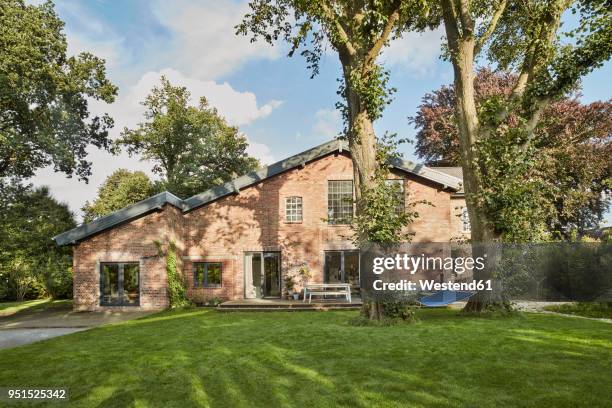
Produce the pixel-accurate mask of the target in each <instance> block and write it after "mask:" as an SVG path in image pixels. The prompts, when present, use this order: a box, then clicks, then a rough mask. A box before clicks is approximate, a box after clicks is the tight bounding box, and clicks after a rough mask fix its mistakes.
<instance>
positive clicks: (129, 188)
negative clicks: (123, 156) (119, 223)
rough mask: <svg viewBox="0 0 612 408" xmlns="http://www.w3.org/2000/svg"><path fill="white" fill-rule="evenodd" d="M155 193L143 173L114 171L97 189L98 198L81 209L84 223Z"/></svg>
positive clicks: (124, 170) (122, 170)
mask: <svg viewBox="0 0 612 408" xmlns="http://www.w3.org/2000/svg"><path fill="white" fill-rule="evenodd" d="M155 192H156V189H155V186H154V185H153V183H152V182H151V180H150V179H149V177H148V176H147V175H146V174H145V173H144V172H142V171H134V172H132V171H129V170H126V169H118V170H115V172H113V174H111V175H110V176H108V177H107V178H106V180H104V183H102V185H101V186H100V187H99V188H98V197H96V199H95V200H94V201H93V202H91V203H90V202H88V201H87V202H85V205H84V206H83V208H82V210H83V214H84V216H83V218H84V221H85V222H90V221H92V220H93V219H95V218H98V217H101V216H103V215H106V214H110V213H112V212H114V211H117V210H120V209H122V208H123V207H126V206H128V205H130V204H134V203H136V202H138V201H141V200H144V199H145V198H148V197H150V196H152V195H153V194H155Z"/></svg>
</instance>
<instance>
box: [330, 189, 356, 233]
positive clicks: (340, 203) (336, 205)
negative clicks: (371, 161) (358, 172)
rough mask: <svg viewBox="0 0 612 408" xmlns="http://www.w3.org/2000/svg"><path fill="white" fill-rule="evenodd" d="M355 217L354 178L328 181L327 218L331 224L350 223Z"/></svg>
mask: <svg viewBox="0 0 612 408" xmlns="http://www.w3.org/2000/svg"><path fill="white" fill-rule="evenodd" d="M352 218H353V180H329V181H328V182H327V219H328V222H329V223H330V224H348V223H349V222H350V221H351V219H352Z"/></svg>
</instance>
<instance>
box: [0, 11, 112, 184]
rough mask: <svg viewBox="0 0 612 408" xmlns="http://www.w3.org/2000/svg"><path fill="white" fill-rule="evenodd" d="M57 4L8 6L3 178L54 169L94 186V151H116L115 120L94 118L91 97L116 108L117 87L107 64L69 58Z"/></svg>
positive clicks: (0, 123)
mask: <svg viewBox="0 0 612 408" xmlns="http://www.w3.org/2000/svg"><path fill="white" fill-rule="evenodd" d="M66 48H67V45H66V38H65V35H64V33H63V22H62V21H61V20H60V19H59V18H58V16H57V14H56V13H55V10H54V9H53V5H52V3H51V2H49V3H44V4H42V5H40V6H32V5H25V4H24V2H23V1H21V0H6V1H3V2H2V4H0V177H1V178H7V177H20V178H27V177H31V176H32V175H34V172H35V171H36V170H37V169H39V168H41V167H45V166H48V165H53V166H54V169H55V170H56V171H61V172H64V173H66V174H67V175H69V176H71V175H73V174H76V175H77V176H78V177H79V178H80V179H83V180H87V178H88V176H89V175H90V169H91V163H90V162H88V161H87V160H86V157H87V151H86V148H87V147H88V146H89V145H94V146H96V147H99V148H103V149H109V148H110V141H109V138H108V130H109V129H110V128H111V127H112V126H113V121H112V119H111V118H110V117H109V116H108V115H102V116H100V117H90V115H89V110H88V102H87V99H88V98H92V99H96V100H102V101H105V102H107V103H111V102H113V100H114V97H115V95H116V93H117V88H116V87H115V86H114V85H113V84H112V83H111V82H110V81H109V80H108V79H107V78H106V71H105V67H104V60H102V59H100V58H97V57H95V56H94V55H92V54H89V53H82V54H80V55H79V56H77V57H68V56H67V55H66Z"/></svg>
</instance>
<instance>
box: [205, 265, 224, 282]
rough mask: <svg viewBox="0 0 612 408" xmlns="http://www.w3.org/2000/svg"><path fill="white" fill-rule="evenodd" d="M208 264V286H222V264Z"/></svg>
mask: <svg viewBox="0 0 612 408" xmlns="http://www.w3.org/2000/svg"><path fill="white" fill-rule="evenodd" d="M206 265H207V274H206V286H221V264H220V263H209V264H206Z"/></svg>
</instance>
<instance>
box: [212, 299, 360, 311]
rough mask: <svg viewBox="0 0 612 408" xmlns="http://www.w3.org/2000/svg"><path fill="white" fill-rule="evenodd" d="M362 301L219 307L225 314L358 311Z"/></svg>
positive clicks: (230, 303)
mask: <svg viewBox="0 0 612 408" xmlns="http://www.w3.org/2000/svg"><path fill="white" fill-rule="evenodd" d="M361 304H362V303H361V299H360V298H358V297H354V298H353V299H352V301H351V302H348V301H346V300H344V299H337V298H336V299H317V300H316V301H315V300H314V299H313V300H312V303H308V301H306V302H304V301H303V300H301V299H300V300H287V299H276V298H273V299H268V298H266V299H241V300H230V301H227V302H224V303H221V304H220V305H219V306H217V309H218V310H221V311H224V312H237V311H239V312H247V311H254V312H255V311H256V312H262V311H263V312H273V311H289V312H293V311H295V312H297V311H317V310H319V311H320V310H357V309H359V308H361Z"/></svg>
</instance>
